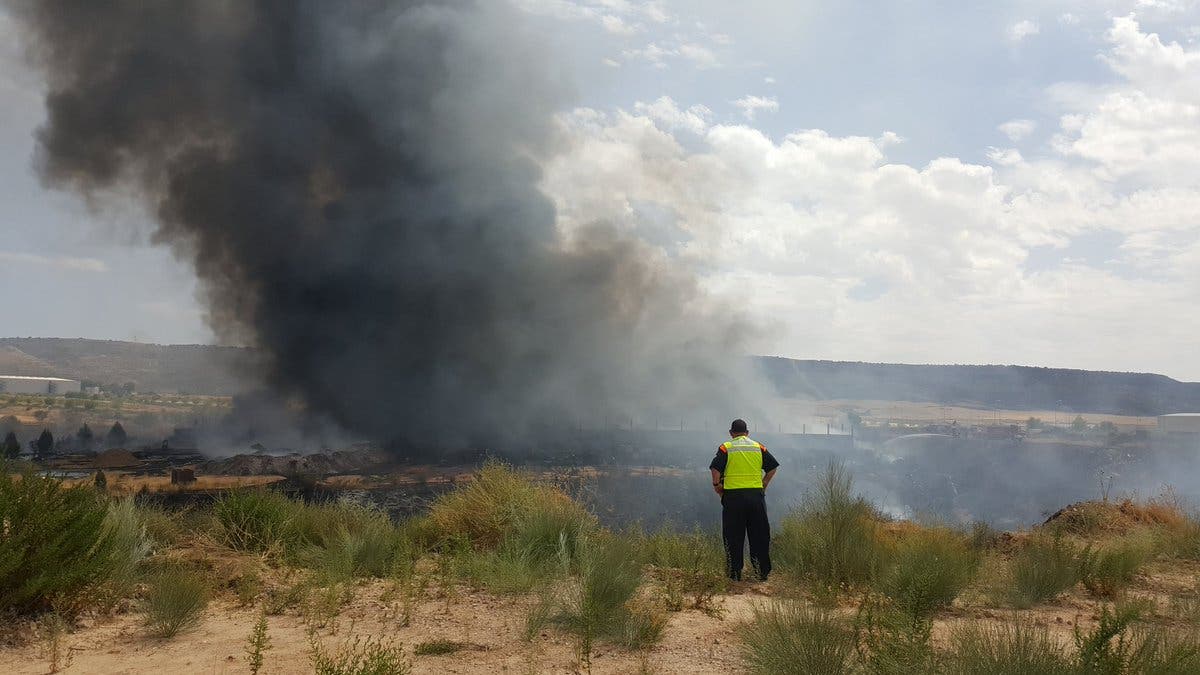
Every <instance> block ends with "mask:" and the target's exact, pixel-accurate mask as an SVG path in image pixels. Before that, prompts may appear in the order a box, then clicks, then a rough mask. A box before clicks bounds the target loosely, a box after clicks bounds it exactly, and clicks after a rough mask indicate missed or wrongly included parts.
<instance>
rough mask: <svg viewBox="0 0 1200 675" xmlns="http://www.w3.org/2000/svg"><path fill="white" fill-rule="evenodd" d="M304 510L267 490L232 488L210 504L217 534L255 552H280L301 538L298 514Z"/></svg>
mask: <svg viewBox="0 0 1200 675" xmlns="http://www.w3.org/2000/svg"><path fill="white" fill-rule="evenodd" d="M302 509H303V505H302V504H298V503H296V502H293V501H292V500H290V499H288V498H287V497H286V496H285V495H282V494H279V493H278V492H272V491H270V490H235V491H233V492H230V493H229V494H227V495H225V496H223V497H222V498H221V499H220V500H218V501H217V503H216V505H215V506H214V507H213V516H214V517H215V519H216V524H217V536H218V538H219V539H220V540H221V541H222V542H223V543H225V544H226V545H227V546H229V547H231V548H234V549H236V550H239V551H251V552H255V553H262V552H267V551H271V552H275V553H283V552H286V551H287V550H291V549H294V548H295V547H296V546H297V544H298V543H299V541H300V532H299V530H298V528H297V524H296V518H297V514H298V513H299V512H300V511H301V510H302Z"/></svg>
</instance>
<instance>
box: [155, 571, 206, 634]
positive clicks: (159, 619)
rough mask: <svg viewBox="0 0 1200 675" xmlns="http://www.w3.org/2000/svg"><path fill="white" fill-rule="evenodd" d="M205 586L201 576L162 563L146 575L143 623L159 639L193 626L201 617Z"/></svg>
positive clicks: (203, 606) (204, 601) (204, 604)
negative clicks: (148, 575)
mask: <svg viewBox="0 0 1200 675" xmlns="http://www.w3.org/2000/svg"><path fill="white" fill-rule="evenodd" d="M208 596H209V589H208V586H207V584H206V583H205V581H204V578H203V577H202V576H200V574H198V573H197V572H195V571H193V570H191V569H188V568H187V567H184V566H182V565H176V564H171V565H166V566H164V567H163V568H162V569H160V570H159V571H158V572H157V573H155V574H154V575H152V576H151V577H150V580H149V583H148V584H147V587H146V594H145V598H144V607H145V612H146V626H147V627H148V628H149V629H150V634H151V635H153V636H155V637H159V638H170V637H174V636H175V635H177V634H178V633H180V632H182V631H185V630H188V629H190V628H194V627H195V626H197V625H198V624H199V623H200V620H201V619H202V618H203V616H204V608H205V607H206V606H207V605H208Z"/></svg>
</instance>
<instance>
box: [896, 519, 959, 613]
mask: <svg viewBox="0 0 1200 675" xmlns="http://www.w3.org/2000/svg"><path fill="white" fill-rule="evenodd" d="M979 562H980V557H979V554H978V553H977V552H975V551H974V550H972V549H971V548H970V546H969V543H968V542H967V541H966V539H964V537H963V536H962V535H960V534H958V533H956V532H953V531H951V530H947V529H944V528H929V529H922V530H919V531H917V532H914V533H912V534H910V535H908V536H907V537H905V538H904V539H903V540H902V541H901V542H900V544H899V545H898V546H897V548H896V551H895V555H894V560H893V561H892V563H891V565H890V566H889V567H888V569H887V571H886V572H885V573H884V574H883V575H882V576H881V577H880V579H879V582H878V586H879V590H880V591H881V592H882V593H883V594H884V595H886V596H887V597H889V598H891V599H892V601H893V602H895V603H896V607H897V608H898V609H900V610H901V611H902V612H904V613H906V614H908V615H910V616H913V617H924V616H928V615H929V614H931V613H933V612H934V611H936V610H938V609H940V608H942V607H946V606H948V605H949V604H950V603H951V602H953V601H954V598H956V597H958V594H959V593H961V592H962V590H963V589H964V588H966V586H967V584H968V583H970V582H971V579H972V578H973V577H974V576H975V572H976V571H977V570H978V569H979Z"/></svg>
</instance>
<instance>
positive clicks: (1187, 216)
mask: <svg viewBox="0 0 1200 675" xmlns="http://www.w3.org/2000/svg"><path fill="white" fill-rule="evenodd" d="M1108 40H1109V45H1108V47H1107V48H1106V49H1105V53H1104V56H1105V59H1106V62H1107V63H1108V64H1109V65H1110V67H1111V68H1112V70H1113V72H1114V74H1115V75H1117V76H1118V77H1119V78H1120V81H1119V82H1117V83H1115V84H1109V85H1105V86H1103V87H1091V88H1089V87H1088V86H1086V85H1072V87H1073V88H1067V87H1059V88H1055V89H1053V90H1052V91H1051V92H1050V95H1053V96H1056V97H1058V98H1056V100H1055V102H1054V104H1055V105H1056V106H1059V107H1061V108H1062V109H1063V110H1064V114H1063V116H1062V118H1061V120H1060V124H1059V128H1058V129H1057V130H1056V133H1055V138H1054V139H1053V141H1052V143H1051V144H1050V145H1049V146H1041V147H1042V150H1041V151H1040V154H1037V155H1033V156H1027V155H1026V154H1023V153H1022V152H1021V151H1019V150H1017V149H1016V148H1011V147H997V148H989V149H986V156H987V160H986V161H987V163H986V164H976V163H971V162H965V161H963V160H961V159H957V158H954V157H942V158H937V159H934V160H933V161H931V162H928V163H926V164H924V165H921V166H914V165H907V164H898V163H892V162H889V161H888V159H887V155H886V153H887V151H888V148H889V147H890V146H892V145H894V144H895V143H896V142H898V141H899V140H900V139H899V137H898V136H896V135H895V134H893V133H882V134H880V135H879V136H878V137H876V138H868V137H859V136H834V135H831V134H829V133H827V132H825V131H822V130H816V129H810V130H801V131H796V132H794V133H791V134H788V135H786V136H784V137H783V138H781V139H772V138H770V137H768V136H767V135H765V134H763V133H762V132H760V131H758V130H756V129H753V128H750V127H748V126H744V125H733V124H712V122H711V118H710V117H709V116H708V115H707V114H702V113H701V112H700V111H698V110H696V109H695V108H694V107H693V108H689V109H687V110H684V109H681V108H680V106H679V105H678V104H677V103H675V102H674V101H673V100H671V99H665V98H663V99H659V100H657V101H654V102H653V103H648V104H641V105H637V106H634V108H633V110H632V111H630V112H624V111H617V112H614V113H603V112H599V111H595V110H580V111H576V112H574V113H572V114H570V115H566V116H564V117H563V118H562V120H561V123H562V125H563V128H564V135H565V136H566V137H567V138H570V139H572V140H571V143H570V144H569V145H570V147H569V150H568V151H567V152H565V153H564V154H563V155H562V156H561V157H557V158H555V159H554V160H553V161H552V162H551V163H550V164H549V165H547V167H546V170H545V174H544V189H545V190H546V193H547V194H548V195H550V197H551V198H552V199H553V200H554V202H555V204H556V207H557V211H558V214H559V219H560V227H561V228H562V229H563V231H564V233H566V234H567V235H568V240H569V235H570V233H572V232H574V231H576V230H577V228H579V227H582V226H584V225H586V224H588V223H590V222H593V221H595V220H604V221H607V222H611V223H613V224H614V225H615V226H617V227H621V228H625V229H627V230H628V231H629V232H633V233H636V232H638V231H639V227H640V225H641V224H640V222H639V219H640V216H639V214H640V213H643V212H644V211H643V210H642V209H643V205H646V204H652V205H654V206H655V207H656V211H657V212H662V213H668V214H672V219H673V223H674V227H676V228H677V230H678V236H677V237H676V241H674V242H668V243H666V244H663V246H664V251H665V252H666V253H667V254H668V255H671V256H674V257H675V259H676V260H678V261H679V262H680V263H681V264H684V265H688V266H691V267H693V268H694V269H695V270H697V273H698V274H699V275H700V278H701V279H702V283H703V285H704V287H705V288H706V289H708V290H709V291H710V292H712V293H714V294H716V295H717V296H718V297H725V296H729V297H732V298H735V299H736V301H737V302H739V303H742V304H744V305H745V306H747V307H748V308H749V310H750V311H751V312H752V313H754V315H755V316H756V317H757V318H758V319H759V320H760V321H763V322H767V323H770V324H772V325H777V326H778V330H772V331H771V332H772V334H773V335H774V336H775V337H774V338H773V339H774V341H773V342H771V343H769V344H764V345H760V346H759V348H761V349H762V350H764V351H769V352H771V353H779V354H793V355H796V354H807V355H820V356H822V357H826V358H848V359H868V360H871V359H874V360H892V361H895V360H911V361H940V362H947V361H949V362H996V361H997V360H1017V361H1022V362H1026V363H1037V364H1052V365H1065V366H1072V367H1084V368H1107V369H1112V368H1118V369H1133V370H1160V371H1161V370H1165V371H1168V372H1171V373H1172V374H1174V375H1176V376H1185V377H1191V378H1194V379H1200V361H1197V360H1195V359H1190V360H1188V359H1181V358H1180V356H1181V355H1184V354H1191V353H1192V352H1193V351H1194V341H1195V338H1194V336H1195V335H1196V334H1197V333H1198V332H1200V314H1198V313H1197V312H1196V311H1195V298H1196V297H1197V295H1196V293H1197V290H1200V216H1198V215H1197V214H1200V101H1198V100H1197V98H1198V97H1200V87H1197V86H1195V84H1196V82H1195V78H1196V77H1197V75H1196V68H1197V67H1198V66H1197V59H1198V58H1200V57H1198V56H1197V54H1198V53H1200V49H1197V48H1185V47H1181V46H1180V45H1178V44H1176V43H1173V42H1164V41H1163V40H1161V39H1159V38H1158V37H1157V36H1154V35H1153V34H1150V33H1147V32H1143V31H1142V30H1141V29H1140V28H1139V27H1138V25H1137V24H1136V22H1133V20H1132V19H1116V20H1114V21H1113V22H1112V29H1111V30H1110V31H1109V33H1108ZM1068 91H1069V92H1070V93H1071V95H1069V96H1068V95H1066V92H1068ZM750 98H751V97H747V99H750ZM759 98H760V99H761V97H759ZM762 100H767V99H762ZM739 107H742V108H743V109H744V110H753V111H757V110H762V109H766V108H765V107H764V106H761V105H746V106H739ZM1033 129H1034V126H1033V125H1032V124H1031V123H1028V121H1027V120H1010V121H1009V122H1006V123H1005V124H1003V125H1000V130H1001V131H1002V132H1003V133H1005V135H1006V136H1008V137H1010V138H1012V139H1013V140H1020V139H1024V138H1028V136H1029V134H1030V133H1032V131H1033ZM684 131H686V133H688V134H690V136H688V137H686V139H684V137H683V136H682V135H681V134H682V133H683V132H684ZM681 139H684V140H683V142H681ZM1027 152H1031V151H1029V150H1027ZM1098 232H1099V233H1109V234H1108V235H1106V237H1102V238H1101V240H1102V241H1109V242H1111V243H1108V244H1103V246H1102V248H1101V249H1099V250H1095V251H1090V252H1089V251H1088V250H1082V251H1080V250H1076V249H1077V247H1078V246H1085V249H1086V246H1101V244H1094V243H1093V244H1087V243H1086V242H1088V241H1090V240H1089V239H1088V237H1089V236H1090V235H1091V234H1095V233H1098ZM1079 241H1083V242H1085V244H1077V242H1079ZM1104 246H1106V247H1108V248H1103V247H1104ZM1035 254H1036V255H1035ZM1035 258H1036V260H1035ZM1034 263H1036V264H1034ZM866 286H869V287H870V288H872V289H873V290H872V292H871V293H870V294H868V295H867V296H863V295H861V294H857V295H856V293H855V292H854V291H855V289H861V288H863V287H866ZM1114 317H1120V319H1119V320H1117V319H1114ZM1084 336H1086V339H1085V337H1084ZM1064 345H1070V346H1071V348H1070V349H1065V348H1064ZM1131 345H1138V349H1131V348H1130V346H1131ZM1185 361H1186V363H1185Z"/></svg>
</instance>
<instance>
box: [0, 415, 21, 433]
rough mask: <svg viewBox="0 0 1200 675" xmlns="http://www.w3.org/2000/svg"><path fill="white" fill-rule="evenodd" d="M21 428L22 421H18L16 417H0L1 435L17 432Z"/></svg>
mask: <svg viewBox="0 0 1200 675" xmlns="http://www.w3.org/2000/svg"><path fill="white" fill-rule="evenodd" d="M20 428H21V420H19V419H17V416H16V415H5V416H4V417H0V433H3V434H7V433H8V432H10V431H16V430H17V429H20Z"/></svg>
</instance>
